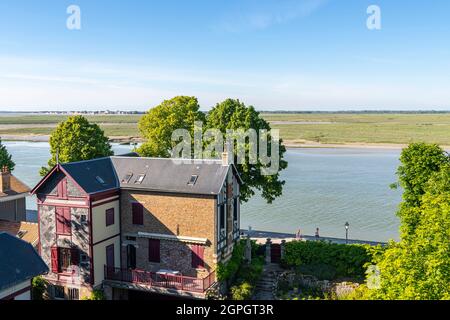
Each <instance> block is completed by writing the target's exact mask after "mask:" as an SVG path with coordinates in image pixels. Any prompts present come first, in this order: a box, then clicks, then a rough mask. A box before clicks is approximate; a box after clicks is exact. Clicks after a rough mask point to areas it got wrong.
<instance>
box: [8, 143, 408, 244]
mask: <svg viewBox="0 0 450 320" xmlns="http://www.w3.org/2000/svg"><path fill="white" fill-rule="evenodd" d="M4 145H5V146H6V147H7V149H8V151H9V152H10V153H11V154H12V156H13V159H14V161H15V162H16V169H15V171H14V174H15V175H16V176H17V177H19V178H20V179H21V180H22V181H24V182H25V183H27V184H28V185H29V186H31V187H33V186H34V185H36V183H37V182H38V181H39V180H40V176H39V169H40V168H41V167H42V166H45V165H46V163H47V160H48V158H49V152H50V147H49V145H48V143H44V142H42V143H41V142H4ZM113 149H114V152H115V153H116V154H121V153H126V152H129V151H131V147H130V146H122V145H118V144H114V145H113ZM399 155H400V151H399V150H381V149H290V150H288V152H287V157H286V158H287V160H288V161H289V168H288V169H287V170H285V171H284V172H283V174H282V177H283V179H285V180H286V185H285V189H284V192H283V196H282V197H281V198H279V199H277V200H276V201H275V202H274V203H272V204H270V205H269V204H267V203H265V202H264V201H263V200H262V199H261V198H259V197H255V198H253V199H252V200H250V202H249V203H246V204H244V205H243V207H242V214H241V215H242V217H241V218H242V227H247V226H252V228H253V229H259V230H270V231H280V232H291V233H295V232H296V231H297V230H298V229H299V228H300V229H301V230H302V233H304V234H314V231H315V228H316V227H319V228H320V233H321V235H322V236H330V237H344V236H345V229H344V224H345V222H347V221H348V222H349V224H350V233H349V234H350V237H351V238H355V239H365V240H376V241H387V240H388V239H398V226H399V221H398V219H397V217H396V216H395V212H396V210H397V207H398V204H399V203H400V199H401V191H400V190H396V191H394V190H391V189H390V188H389V184H391V183H392V182H394V181H396V177H395V171H396V168H397V167H398V165H399V161H398V158H399ZM27 206H28V209H36V202H35V199H34V198H31V197H30V198H29V199H28V201H27Z"/></svg>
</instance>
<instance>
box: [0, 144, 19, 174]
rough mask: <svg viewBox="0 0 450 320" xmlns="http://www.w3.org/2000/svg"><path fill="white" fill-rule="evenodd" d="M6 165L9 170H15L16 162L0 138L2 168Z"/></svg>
mask: <svg viewBox="0 0 450 320" xmlns="http://www.w3.org/2000/svg"><path fill="white" fill-rule="evenodd" d="M5 166H6V167H8V169H9V171H13V170H14V167H15V166H16V164H15V163H14V161H12V158H11V155H10V154H9V152H8V150H7V149H6V147H5V146H4V145H3V144H2V140H1V139H0V169H1V168H3V167H5Z"/></svg>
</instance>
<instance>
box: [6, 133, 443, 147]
mask: <svg viewBox="0 0 450 320" xmlns="http://www.w3.org/2000/svg"><path fill="white" fill-rule="evenodd" d="M1 139H2V140H3V141H26V142H49V140H50V136H49V135H2V136H1ZM109 141H110V142H113V143H123V144H131V143H141V142H143V141H144V140H143V139H142V138H140V137H127V136H110V137H109ZM283 144H284V145H285V146H286V148H288V149H315V148H317V149H393V150H401V149H403V148H405V147H407V145H405V144H394V143H353V142H348V143H320V142H314V141H302V142H296V141H289V140H287V141H284V142H283ZM444 148H445V149H450V146H449V147H444Z"/></svg>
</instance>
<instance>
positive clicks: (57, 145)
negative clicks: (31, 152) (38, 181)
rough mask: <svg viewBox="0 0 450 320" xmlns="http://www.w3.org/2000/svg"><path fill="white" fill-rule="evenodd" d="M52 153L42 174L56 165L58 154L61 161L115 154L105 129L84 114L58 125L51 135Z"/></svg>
mask: <svg viewBox="0 0 450 320" xmlns="http://www.w3.org/2000/svg"><path fill="white" fill-rule="evenodd" d="M50 153H51V158H50V160H49V161H48V167H47V168H45V167H43V168H42V169H41V175H45V174H46V173H47V172H48V171H49V170H50V169H51V168H52V167H53V166H55V165H56V162H57V159H56V158H57V155H58V157H59V162H61V163H66V162H74V161H82V160H90V159H95V158H101V157H107V156H111V155H113V152H112V150H111V145H110V143H109V142H108V138H107V137H106V136H105V134H104V132H103V130H102V129H100V127H99V126H98V125H97V124H95V123H89V121H88V120H87V119H86V118H85V117H83V116H72V117H69V118H68V119H67V120H66V121H64V122H61V123H60V124H59V125H58V127H57V128H56V129H55V131H53V133H52V135H51V137H50Z"/></svg>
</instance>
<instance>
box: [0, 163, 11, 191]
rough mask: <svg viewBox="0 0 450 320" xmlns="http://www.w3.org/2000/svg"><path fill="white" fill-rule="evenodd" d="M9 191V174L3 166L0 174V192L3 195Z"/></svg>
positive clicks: (7, 169)
mask: <svg viewBox="0 0 450 320" xmlns="http://www.w3.org/2000/svg"><path fill="white" fill-rule="evenodd" d="M9 190H11V173H10V172H9V168H8V167H7V166H3V168H2V170H1V172H0V192H1V193H5V192H6V191H9Z"/></svg>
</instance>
